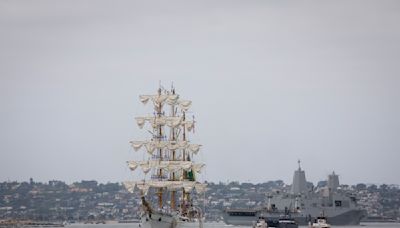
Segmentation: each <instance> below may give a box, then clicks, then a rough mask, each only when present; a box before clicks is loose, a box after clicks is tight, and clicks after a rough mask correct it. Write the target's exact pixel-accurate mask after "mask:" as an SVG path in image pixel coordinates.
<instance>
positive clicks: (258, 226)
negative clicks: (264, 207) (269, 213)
mask: <svg viewBox="0 0 400 228" xmlns="http://www.w3.org/2000/svg"><path fill="white" fill-rule="evenodd" d="M253 228H268V223H267V220H266V219H265V218H264V217H262V216H261V217H259V218H258V219H257V221H256V222H255V223H254V225H253Z"/></svg>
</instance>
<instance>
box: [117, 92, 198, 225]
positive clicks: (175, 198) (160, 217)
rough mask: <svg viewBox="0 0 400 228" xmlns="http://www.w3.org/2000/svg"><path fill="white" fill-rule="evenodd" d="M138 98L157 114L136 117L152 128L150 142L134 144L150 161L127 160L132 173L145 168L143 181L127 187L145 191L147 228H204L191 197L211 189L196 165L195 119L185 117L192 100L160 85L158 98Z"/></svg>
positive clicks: (143, 216)
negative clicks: (200, 177) (201, 181)
mask: <svg viewBox="0 0 400 228" xmlns="http://www.w3.org/2000/svg"><path fill="white" fill-rule="evenodd" d="M139 98H140V101H141V102H142V103H143V104H148V103H151V104H152V105H153V107H154V113H153V115H151V116H145V117H136V118H135V119H136V122H137V124H138V126H139V128H140V129H143V128H145V127H149V128H150V130H149V132H150V133H151V138H150V139H148V140H142V141H131V142H130V143H131V145H132V147H133V149H134V150H135V151H142V152H143V153H144V156H143V157H144V158H145V159H144V160H142V161H128V162H127V163H128V167H129V168H130V170H131V171H135V170H137V169H138V168H139V167H140V169H141V171H142V172H143V175H144V178H143V179H142V180H138V181H127V182H124V185H125V188H126V189H127V190H128V191H130V192H134V191H135V190H139V192H140V196H141V201H142V205H141V216H140V220H141V223H142V227H144V228H185V227H200V228H202V226H203V221H204V213H203V211H202V210H201V208H200V207H197V206H194V205H193V198H192V194H194V193H195V192H196V193H197V194H202V193H204V192H205V190H206V184H204V183H200V182H198V181H197V180H196V179H197V175H198V174H199V173H200V171H201V169H202V168H203V167H204V164H202V163H196V162H194V161H193V157H194V156H195V155H196V154H197V153H198V152H199V150H200V148H201V145H200V144H193V143H191V142H190V140H189V134H190V133H193V132H194V127H195V121H194V117H193V118H192V120H189V119H188V118H187V117H186V113H187V112H188V110H189V107H190V106H191V103H192V102H191V101H188V100H182V99H180V96H179V95H178V94H176V93H175V89H174V88H171V90H170V91H167V90H165V89H162V88H161V86H160V88H159V89H158V91H157V94H155V95H140V96H139ZM152 199H153V200H152ZM152 201H153V202H152ZM154 201H156V202H154ZM154 204H155V205H154Z"/></svg>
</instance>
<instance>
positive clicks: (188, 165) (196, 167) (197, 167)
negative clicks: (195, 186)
mask: <svg viewBox="0 0 400 228" xmlns="http://www.w3.org/2000/svg"><path fill="white" fill-rule="evenodd" d="M127 163H128V167H129V168H130V169H131V170H132V171H135V170H136V168H137V167H139V166H140V167H141V168H142V171H143V172H144V173H145V174H147V173H148V172H149V171H150V170H151V169H152V168H157V169H164V170H165V171H168V172H177V171H181V170H185V171H189V170H193V171H194V172H196V173H200V171H201V169H202V168H203V167H204V166H205V165H204V164H201V163H194V162H192V161H156V160H153V161H128V162H127Z"/></svg>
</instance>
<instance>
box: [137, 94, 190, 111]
mask: <svg viewBox="0 0 400 228" xmlns="http://www.w3.org/2000/svg"><path fill="white" fill-rule="evenodd" d="M139 99H140V101H141V102H142V103H143V104H147V103H148V101H149V100H151V101H152V102H153V104H154V106H156V107H159V106H160V105H163V104H165V103H166V104H168V105H178V106H179V108H180V109H181V110H183V111H187V110H189V108H190V105H191V104H192V101H189V100H179V95H177V94H161V95H140V96H139Z"/></svg>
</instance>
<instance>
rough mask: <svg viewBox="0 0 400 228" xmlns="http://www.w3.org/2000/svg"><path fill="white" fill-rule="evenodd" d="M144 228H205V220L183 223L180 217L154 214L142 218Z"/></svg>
mask: <svg viewBox="0 0 400 228" xmlns="http://www.w3.org/2000/svg"><path fill="white" fill-rule="evenodd" d="M140 221H141V224H142V225H141V226H142V228H203V220H202V219H197V220H196V221H182V220H181V219H179V216H178V215H170V214H161V213H157V212H155V213H152V214H151V215H150V214H147V213H146V214H144V215H142V217H141V218H140Z"/></svg>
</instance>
